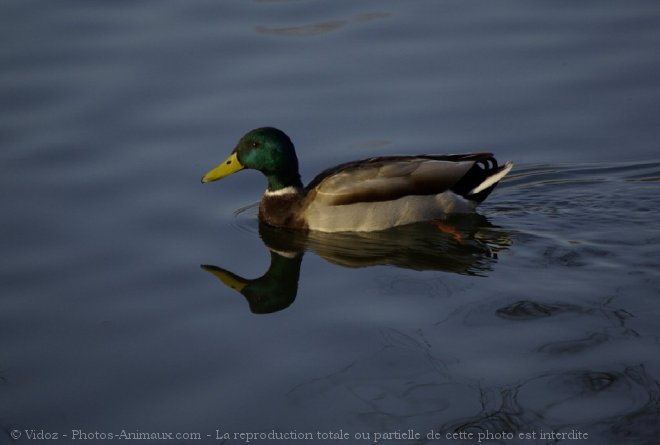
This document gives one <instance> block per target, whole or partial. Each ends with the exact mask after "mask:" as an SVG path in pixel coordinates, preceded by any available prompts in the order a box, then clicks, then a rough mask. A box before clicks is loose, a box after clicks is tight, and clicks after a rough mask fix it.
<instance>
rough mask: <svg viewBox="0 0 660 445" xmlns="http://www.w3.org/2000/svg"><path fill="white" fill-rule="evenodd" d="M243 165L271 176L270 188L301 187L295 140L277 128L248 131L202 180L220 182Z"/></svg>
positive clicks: (269, 178)
mask: <svg viewBox="0 0 660 445" xmlns="http://www.w3.org/2000/svg"><path fill="white" fill-rule="evenodd" d="M244 168H251V169H254V170H259V171H260V172H262V173H263V174H264V175H265V176H266V178H268V190H270V191H275V190H280V189H282V188H285V187H290V186H294V187H302V183H301V181H300V174H299V173H298V158H297V157H296V151H295V149H294V147H293V143H292V142H291V139H289V137H288V136H287V135H286V134H285V133H284V132H283V131H281V130H278V129H277V128H273V127H262V128H256V129H254V130H252V131H250V132H248V133H247V134H246V135H245V136H243V137H242V138H241V140H240V141H238V144H237V145H236V148H234V150H233V151H232V152H231V155H229V157H228V158H227V159H226V160H225V161H224V162H223V163H222V164H220V165H218V166H217V167H216V168H214V169H213V170H211V171H210V172H208V173H207V174H206V175H204V177H203V178H202V182H204V183H206V182H211V181H217V180H218V179H222V178H224V177H225V176H229V175H231V174H232V173H235V172H237V171H239V170H243V169H244Z"/></svg>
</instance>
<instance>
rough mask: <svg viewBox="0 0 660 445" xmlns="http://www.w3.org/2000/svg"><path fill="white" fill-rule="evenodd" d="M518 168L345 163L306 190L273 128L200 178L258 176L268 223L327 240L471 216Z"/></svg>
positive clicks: (403, 161) (467, 158) (423, 159)
mask: <svg viewBox="0 0 660 445" xmlns="http://www.w3.org/2000/svg"><path fill="white" fill-rule="evenodd" d="M512 167H513V164H512V163H511V162H506V163H505V164H504V165H502V166H499V165H498V163H497V161H496V160H495V158H494V157H493V155H492V154H491V153H470V154H452V155H418V156H382V157H376V158H369V159H364V160H361V161H353V162H346V163H344V164H340V165H338V166H336V167H332V168H329V169H327V170H324V171H323V172H321V173H320V174H319V175H318V176H316V177H315V178H314V179H313V180H312V181H311V182H310V183H309V184H308V185H307V186H306V187H304V186H303V183H302V181H301V180H300V173H299V172H298V157H297V156H296V151H295V148H294V146H293V143H292V142H291V139H289V137H288V136H287V135H286V134H285V133H284V132H283V131H281V130H278V129H277V128H272V127H262V128H256V129H254V130H252V131H250V132H248V133H247V134H245V136H243V137H242V138H241V139H240V140H239V141H238V144H237V145H236V148H234V150H233V151H232V152H231V154H230V155H229V157H228V158H227V159H226V160H225V161H224V162H223V163H222V164H220V165H218V166H217V167H216V168H214V169H213V170H211V171H209V172H208V173H207V174H206V175H204V177H203V178H202V182H203V183H206V182H211V181H217V180H218V179H221V178H224V177H225V176H228V175H231V174H232V173H235V172H237V171H239V170H243V169H254V170H259V171H261V172H262V173H263V174H264V175H265V176H266V179H267V180H268V188H267V189H266V192H265V193H264V196H263V198H262V199H261V203H260V204H259V219H260V220H261V221H263V222H264V223H266V224H268V225H271V226H275V227H285V228H291V229H303V230H319V231H323V232H342V231H375V230H383V229H387V228H390V227H394V226H399V225H403V224H410V223H415V222H420V221H430V220H435V219H442V218H443V217H445V216H446V215H447V214H449V213H468V212H473V211H474V209H475V208H476V207H477V206H478V205H479V204H480V203H481V202H482V201H483V200H484V199H486V197H487V196H488V195H489V194H490V193H491V192H492V191H493V189H494V188H495V186H496V185H497V183H498V182H499V181H500V180H501V179H502V178H503V177H504V176H505V175H506V174H507V173H508V172H509V171H510V170H511V168H512Z"/></svg>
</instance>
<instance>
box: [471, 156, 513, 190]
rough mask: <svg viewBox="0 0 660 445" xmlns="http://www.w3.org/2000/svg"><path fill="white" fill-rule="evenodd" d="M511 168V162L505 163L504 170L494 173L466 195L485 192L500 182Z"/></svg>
mask: <svg viewBox="0 0 660 445" xmlns="http://www.w3.org/2000/svg"><path fill="white" fill-rule="evenodd" d="M512 168H513V162H511V161H507V162H505V163H504V168H503V169H502V170H500V171H499V172H497V173H495V174H494V175H492V176H489V177H487V178H486V180H485V181H484V182H482V183H481V184H479V185H478V186H476V187H475V188H473V189H472V190H470V193H468V195H474V194H477V193H479V192H481V191H483V190H486V189H487V188H488V187H491V186H493V185H495V184H497V183H498V182H500V181H501V180H502V178H503V177H505V176H506V174H507V173H509V172H510V171H511V169H512Z"/></svg>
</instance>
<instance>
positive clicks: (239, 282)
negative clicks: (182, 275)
mask: <svg viewBox="0 0 660 445" xmlns="http://www.w3.org/2000/svg"><path fill="white" fill-rule="evenodd" d="M202 269H204V270H205V271H207V272H211V273H212V274H213V275H215V276H216V277H218V278H219V279H220V281H222V282H223V283H224V284H225V285H226V286H228V287H231V288H232V289H234V290H237V291H239V292H241V291H242V290H243V288H244V287H245V286H247V284H248V282H247V280H245V279H244V278H241V277H239V276H238V275H235V274H233V273H231V272H229V271H226V270H224V269H220V268H219V267H216V266H207V265H202Z"/></svg>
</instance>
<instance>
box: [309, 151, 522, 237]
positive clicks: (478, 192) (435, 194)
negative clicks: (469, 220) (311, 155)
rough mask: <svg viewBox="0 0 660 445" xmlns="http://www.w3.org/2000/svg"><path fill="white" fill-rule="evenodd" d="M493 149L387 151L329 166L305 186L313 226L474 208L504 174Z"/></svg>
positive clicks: (383, 223)
mask: <svg viewBox="0 0 660 445" xmlns="http://www.w3.org/2000/svg"><path fill="white" fill-rule="evenodd" d="M510 168H511V165H510V164H505V165H504V166H498V164H497V161H496V160H495V158H493V156H492V154H490V153H475V154H465V155H421V156H386V157H378V158H371V159H365V160H362V161H354V162H348V163H345V164H341V165H338V166H336V167H334V168H331V169H328V170H325V171H324V172H322V173H321V174H319V175H318V176H317V177H316V178H314V179H313V180H312V181H311V182H310V183H309V185H308V186H307V187H306V191H307V208H306V210H305V216H306V219H307V224H308V226H309V228H310V229H316V230H322V231H365V230H367V231H370V230H381V229H385V228H388V227H393V226H396V225H402V224H409V223H413V222H417V221H423V220H430V219H434V218H440V217H442V216H444V215H445V214H447V213H456V212H471V211H473V210H474V208H475V207H476V206H477V205H478V204H479V203H480V202H482V201H483V200H484V199H486V197H487V196H488V194H490V192H491V191H492V190H493V188H494V187H495V185H496V184H497V182H498V181H499V180H500V179H501V178H502V177H504V175H506V173H507V172H508V171H509V169H510Z"/></svg>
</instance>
